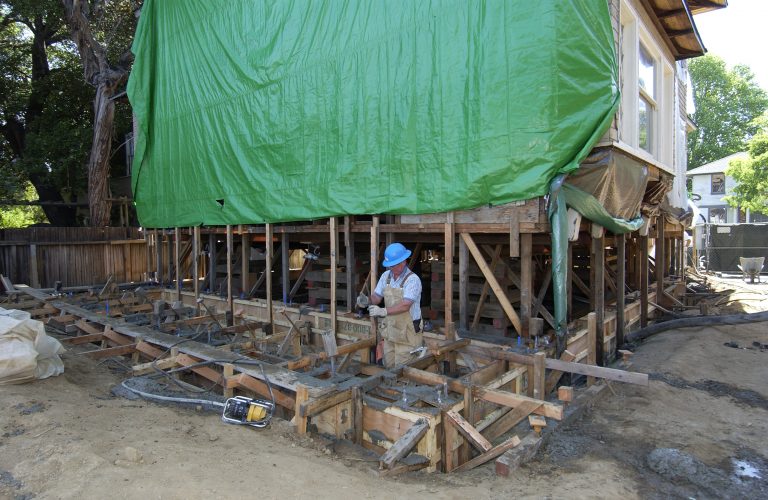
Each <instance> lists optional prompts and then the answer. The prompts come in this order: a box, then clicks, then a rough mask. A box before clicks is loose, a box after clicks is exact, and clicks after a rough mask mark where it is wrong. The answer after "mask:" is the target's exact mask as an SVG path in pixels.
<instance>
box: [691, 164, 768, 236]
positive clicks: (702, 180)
mask: <svg viewBox="0 0 768 500" xmlns="http://www.w3.org/2000/svg"><path fill="white" fill-rule="evenodd" d="M748 157H749V154H748V153H746V152H744V151H742V152H739V153H734V154H732V155H729V156H726V157H725V158H720V159H719V160H715V161H713V162H711V163H707V164H706V165H702V166H700V167H697V168H694V169H692V170H689V171H688V172H686V175H687V176H688V177H689V178H690V179H691V184H692V186H691V192H692V193H693V195H694V201H695V203H696V205H697V206H698V207H699V209H700V210H701V215H702V216H703V217H704V218H705V219H706V221H707V222H709V223H712V224H730V223H736V222H768V216H767V215H765V214H760V213H751V212H750V211H749V210H747V211H745V212H742V213H741V215H740V216H739V210H738V209H737V208H735V207H732V206H730V205H729V204H728V203H727V202H726V201H725V200H724V198H725V197H726V196H728V195H730V194H732V193H733V189H734V188H735V187H736V185H737V184H736V181H735V180H734V179H733V177H730V176H728V175H725V171H726V170H727V169H728V165H729V164H730V163H731V161H733V160H743V159H747V158H748ZM697 198H698V199H697ZM696 222H702V221H701V220H699V221H696Z"/></svg>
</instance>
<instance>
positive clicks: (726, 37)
mask: <svg viewBox="0 0 768 500" xmlns="http://www.w3.org/2000/svg"><path fill="white" fill-rule="evenodd" d="M693 20H694V21H695V22H696V27H697V28H698V30H699V35H700V36H701V40H702V41H703V42H704V46H705V47H706V48H707V52H708V53H709V54H714V55H716V56H720V57H722V58H723V59H724V60H725V62H726V64H727V65H728V67H729V68H731V67H733V66H734V65H736V64H745V65H747V66H749V67H750V69H752V72H753V73H754V74H755V77H756V81H757V83H758V84H759V85H760V86H761V87H762V88H763V89H765V90H766V91H768V54H767V53H766V50H765V48H766V40H767V38H766V31H768V0H728V7H726V8H725V9H720V10H715V11H712V12H706V13H704V14H698V15H696V16H694V18H693Z"/></svg>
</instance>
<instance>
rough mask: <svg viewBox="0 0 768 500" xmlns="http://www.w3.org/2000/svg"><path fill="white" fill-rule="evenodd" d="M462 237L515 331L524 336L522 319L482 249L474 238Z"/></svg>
mask: <svg viewBox="0 0 768 500" xmlns="http://www.w3.org/2000/svg"><path fill="white" fill-rule="evenodd" d="M461 237H462V238H463V239H464V240H465V242H466V243H467V248H468V249H469V252H470V253H471V254H472V257H473V258H474V259H475V262H476V263H477V265H478V266H479V267H480V271H482V273H483V276H484V277H485V279H486V281H488V283H489V284H490V286H491V290H493V293H494V294H495V295H496V299H497V300H498V301H499V304H500V305H501V307H502V309H503V310H504V312H505V313H506V315H507V317H508V318H509V320H510V321H511V322H512V326H514V327H515V330H516V331H517V333H518V335H522V331H523V330H522V326H521V324H520V317H519V316H518V315H517V313H516V312H515V308H514V307H512V304H511V303H510V302H509V298H507V295H506V294H505V293H504V290H503V289H502V288H501V285H499V282H498V280H497V279H496V277H495V276H494V275H493V272H492V271H491V270H490V268H489V267H488V264H486V262H485V259H484V258H483V254H482V253H481V252H480V249H479V248H477V245H476V244H475V242H474V241H473V240H472V236H470V235H469V234H468V233H461Z"/></svg>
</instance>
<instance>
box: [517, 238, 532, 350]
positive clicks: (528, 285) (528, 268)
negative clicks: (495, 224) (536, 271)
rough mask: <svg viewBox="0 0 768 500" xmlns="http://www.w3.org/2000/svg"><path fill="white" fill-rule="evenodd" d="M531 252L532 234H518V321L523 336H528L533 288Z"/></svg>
mask: <svg viewBox="0 0 768 500" xmlns="http://www.w3.org/2000/svg"><path fill="white" fill-rule="evenodd" d="M532 252H533V235H531V234H529V233H525V234H522V235H521V236H520V323H521V325H522V327H523V329H522V332H521V333H522V335H523V336H524V337H528V336H530V331H529V326H530V319H531V291H532V290H533V263H532V261H531V254H532ZM518 331H519V330H518Z"/></svg>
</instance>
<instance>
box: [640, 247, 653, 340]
mask: <svg viewBox="0 0 768 500" xmlns="http://www.w3.org/2000/svg"><path fill="white" fill-rule="evenodd" d="M638 242H639V244H640V328H645V327H646V326H648V236H640V237H639V238H638ZM657 295H658V294H657Z"/></svg>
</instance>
